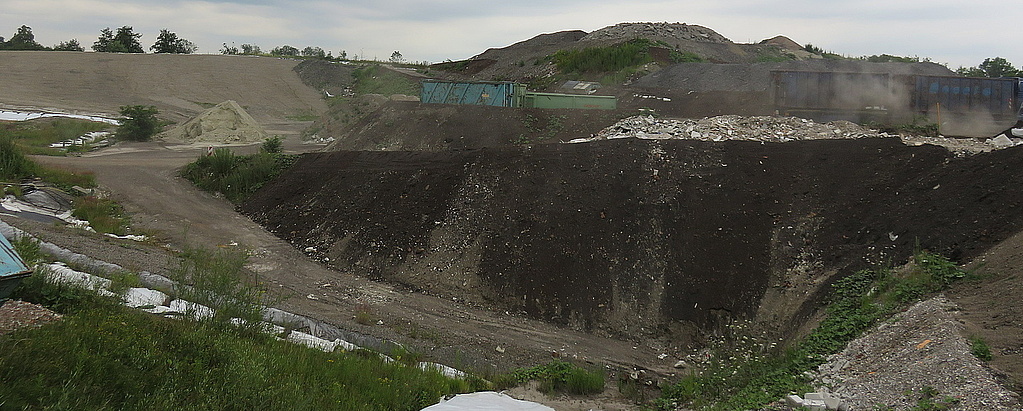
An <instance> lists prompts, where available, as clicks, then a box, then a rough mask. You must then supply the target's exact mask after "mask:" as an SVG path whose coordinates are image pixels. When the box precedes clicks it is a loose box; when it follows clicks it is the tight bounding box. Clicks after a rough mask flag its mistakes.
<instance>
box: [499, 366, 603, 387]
mask: <svg viewBox="0 0 1023 411" xmlns="http://www.w3.org/2000/svg"><path fill="white" fill-rule="evenodd" d="M512 379H513V380H514V382H516V383H519V384H521V383H525V382H528V381H534V380H535V381H539V382H540V387H539V389H540V392H543V393H547V394H550V393H553V392H566V393H569V394H579V395H584V394H596V393H600V392H602V391H604V373H603V372H601V371H588V370H586V369H584V368H581V367H578V366H576V365H573V364H571V363H568V362H564V361H558V360H554V361H551V363H549V364H545V365H537V366H534V367H529V368H519V369H516V370H515V371H513V372H512Z"/></svg>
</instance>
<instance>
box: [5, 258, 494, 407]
mask: <svg viewBox="0 0 1023 411" xmlns="http://www.w3.org/2000/svg"><path fill="white" fill-rule="evenodd" d="M17 243H18V244H19V245H18V247H19V249H21V250H24V249H26V247H28V248H30V246H31V245H32V244H31V241H26V242H24V243H23V242H21V241H17ZM185 254H186V255H185V260H186V261H189V263H186V266H187V267H189V268H187V269H184V270H185V271H190V274H192V275H193V277H192V278H193V279H194V278H195V277H194V275H195V274H196V273H197V272H199V271H203V272H205V271H214V272H216V274H211V275H210V278H208V279H207V280H201V281H198V282H196V283H195V284H194V285H195V286H196V288H195V290H200V291H197V294H203V293H207V296H208V295H210V294H208V292H209V291H211V290H221V289H232V288H234V287H236V286H239V283H238V282H237V278H238V277H237V276H235V274H237V270H238V269H240V264H243V263H244V258H243V257H239V256H238V255H233V256H231V255H223V254H220V253H219V252H217V251H213V252H201V251H196V250H189V251H188V252H186V253H185ZM228 277H230V278H228ZM204 281H205V282H204ZM218 282H220V283H219V284H218ZM224 284H226V287H221V286H222V285H224ZM243 288H244V287H243ZM249 288H250V289H254V290H258V289H259V288H258V287H249ZM14 297H15V298H19V299H22V300H25V301H30V302H35V303H39V304H43V305H46V306H48V307H50V308H51V309H54V310H57V311H58V312H62V313H64V314H65V317H64V319H63V320H62V321H59V322H56V323H52V324H48V325H46V326H43V327H41V328H36V329H23V330H20V331H17V332H15V333H13V334H9V335H6V336H2V337H0V381H4V384H0V408H3V409H90V410H91V409H95V410H132V409H139V410H141V409H146V410H173V409H299V410H302V409H340V410H418V409H421V408H423V407H425V406H428V405H431V404H434V403H436V402H437V400H438V399H439V398H441V397H442V396H444V395H448V394H453V393H459V392H466V391H468V390H469V389H471V388H474V387H478V386H480V384H479V382H478V381H477V382H473V381H471V379H467V380H458V379H451V378H447V377H444V376H443V375H441V374H440V373H439V372H436V371H424V370H421V369H419V368H418V367H415V366H409V365H407V364H411V363H415V362H418V359H419V357H420V356H419V355H418V354H415V353H393V354H394V355H395V356H396V358H399V361H395V362H392V363H388V362H385V361H384V360H382V359H381V357H379V356H378V355H376V354H374V353H365V352H351V353H346V352H331V353H326V352H322V351H319V350H315V349H310V348H307V347H304V346H300V345H296V344H291V343H287V342H283V341H280V340H278V339H277V338H275V337H274V336H272V335H266V334H262V333H259V332H253V330H252V329H249V328H239V327H236V326H233V325H229V323H228V322H224V321H190V320H171V319H167V318H163V317H158V316H152V315H149V314H146V313H142V312H138V311H134V310H131V309H128V308H125V307H123V306H121V305H120V304H119V303H118V302H117V301H116V299H115V298H109V297H101V296H99V295H97V294H95V293H94V292H91V291H87V290H84V289H81V288H77V287H74V286H69V285H65V284H59V283H55V282H53V281H50V280H48V279H47V278H46V269H45V268H43V269H40V270H38V271H37V273H36V274H34V275H32V276H30V277H29V278H27V279H25V280H24V281H23V282H22V285H21V286H20V287H19V288H18V289H17V290H16V291H15V295H14ZM230 297H231V298H230V299H238V298H239V295H238V294H237V293H235V294H233V295H231V296H230ZM242 298H244V297H242ZM220 300H222V301H223V300H227V299H220ZM206 302H207V303H211V302H210V301H209V300H207V301H206ZM211 304H212V303H211Z"/></svg>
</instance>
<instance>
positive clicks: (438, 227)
mask: <svg viewBox="0 0 1023 411" xmlns="http://www.w3.org/2000/svg"><path fill="white" fill-rule="evenodd" d="M1018 158H1019V150H1016V149H1008V150H1002V151H999V152H996V153H990V154H982V155H976V156H972V157H967V158H954V157H953V156H951V155H950V154H949V153H948V152H947V151H946V150H944V149H942V148H939V147H934V146H922V147H907V146H905V145H903V144H901V143H900V142H899V141H898V140H897V139H867V140H832V141H803V142H789V143H760V142H742V141H732V142H721V143H713V142H700V141H644V140H632V139H629V140H613V141H601V142H594V143H588V144H573V145H542V146H532V147H524V148H504V149H483V150H465V151H453V152H335V153H320V154H309V155H306V156H304V157H303V158H302V160H301V161H300V162H299V163H298V164H297V165H296V166H295V167H294V168H293V169H292V170H291V171H290V172H288V173H287V174H286V175H284V176H282V177H281V179H280V180H278V181H277V182H275V183H274V184H273V185H270V186H267V187H266V188H264V189H263V190H262V191H261V192H259V193H257V195H256V196H255V197H254V198H253V199H251V200H250V201H249V202H248V203H246V204H245V205H244V206H243V207H242V211H243V212H245V213H246V214H248V215H249V216H251V217H252V218H253V219H254V220H255V221H257V222H259V223H261V224H262V225H264V226H265V227H267V228H268V229H269V230H270V231H272V232H274V233H275V234H277V235H279V236H281V237H283V238H285V239H287V240H288V241H289V242H291V243H292V244H293V245H295V246H296V247H298V248H299V249H304V250H306V252H307V253H308V254H310V255H312V256H314V257H315V258H317V259H319V260H320V261H322V262H324V263H326V264H328V265H329V266H331V267H333V268H335V269H337V270H339V271H342V272H350V273H354V274H358V275H364V276H368V277H370V278H377V279H384V280H388V281H392V282H397V283H400V284H403V285H405V286H407V287H409V288H412V289H415V290H421V291H423V292H426V293H430V294H435V295H441V296H444V297H448V298H455V299H457V300H459V301H468V302H471V303H476V304H482V305H485V306H488V307H493V308H496V309H499V310H509V311H517V312H524V313H526V314H528V315H530V316H532V317H535V318H540V319H544V320H547V321H552V322H555V323H558V324H564V325H568V326H571V327H574V328H578V329H583V330H589V331H593V332H597V333H600V334H611V335H618V336H626V337H627V338H639V337H657V336H666V335H670V336H673V337H675V338H676V340H675V341H676V342H682V341H692V339H693V338H694V336H695V335H697V334H698V330H706V329H708V328H713V327H715V326H717V325H720V324H722V323H723V322H725V321H727V320H728V319H730V318H753V317H757V318H758V319H761V320H765V321H767V322H769V323H771V324H773V325H778V326H781V328H782V329H794V328H795V327H797V326H799V325H801V324H802V322H803V321H802V319H803V318H804V316H806V315H808V314H809V313H810V312H811V311H812V309H813V307H814V305H813V303H814V302H815V298H816V296H818V294H819V292H820V291H821V290H822V286H823V285H825V284H827V283H829V282H830V281H831V280H833V279H834V276H835V275H836V274H838V275H840V274H842V273H847V272H850V270H854V269H857V268H863V267H867V266H870V265H872V264H880V263H886V262H900V261H903V260H905V258H906V257H907V256H908V255H909V254H910V253H911V252H912V250H913V249H914V247H916V246H917V244H919V245H920V246H922V247H925V248H929V249H932V250H934V251H937V252H941V253H945V254H947V255H951V256H952V257H954V258H963V259H965V258H969V257H972V256H975V255H977V254H978V253H979V252H981V251H983V250H985V249H986V248H987V247H989V246H990V245H992V244H995V243H996V242H998V241H1000V240H1002V239H1005V238H1007V237H1008V236H1009V235H1011V234H1013V233H1015V232H1017V231H1018V230H1019V229H1021V228H1023V216H1015V215H1012V214H1006V213H1005V210H1006V208H1007V207H1009V208H1011V207H1012V206H1013V205H1014V204H1018V203H1019V202H1020V201H1021V199H1023V193H1021V190H1020V189H1019V188H1018V187H1020V184H1021V183H1023V181H1020V180H1021V179H1023V177H1018V176H1016V175H1014V174H1013V173H1009V172H1007V170H1011V169H1014V168H1018V166H1019V163H1020V162H1021V160H1019V159H1018ZM758 313H760V314H758ZM680 345H683V346H684V345H685V343H684V342H682V343H680Z"/></svg>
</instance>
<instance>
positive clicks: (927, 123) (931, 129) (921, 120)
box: [867, 116, 940, 137]
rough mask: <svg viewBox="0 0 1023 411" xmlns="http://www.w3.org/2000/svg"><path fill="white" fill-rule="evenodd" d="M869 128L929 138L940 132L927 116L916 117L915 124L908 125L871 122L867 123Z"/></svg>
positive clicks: (936, 124)
mask: <svg viewBox="0 0 1023 411" xmlns="http://www.w3.org/2000/svg"><path fill="white" fill-rule="evenodd" d="M867 127H870V128H872V129H875V130H877V131H881V132H885V133H888V134H909V135H914V136H928V137H937V136H938V133H939V131H940V130H939V128H938V123H932V122H931V120H930V119H928V118H927V117H925V116H919V117H916V118H914V119H913V122H911V123H908V124H890V123H878V122H869V123H867Z"/></svg>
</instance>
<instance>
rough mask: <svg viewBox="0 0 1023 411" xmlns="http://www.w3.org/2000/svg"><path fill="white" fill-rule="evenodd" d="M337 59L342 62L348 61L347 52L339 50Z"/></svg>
mask: <svg viewBox="0 0 1023 411" xmlns="http://www.w3.org/2000/svg"><path fill="white" fill-rule="evenodd" d="M337 59H338V60H342V61H344V60H348V52H346V51H344V50H341V54H338V55H337Z"/></svg>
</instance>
